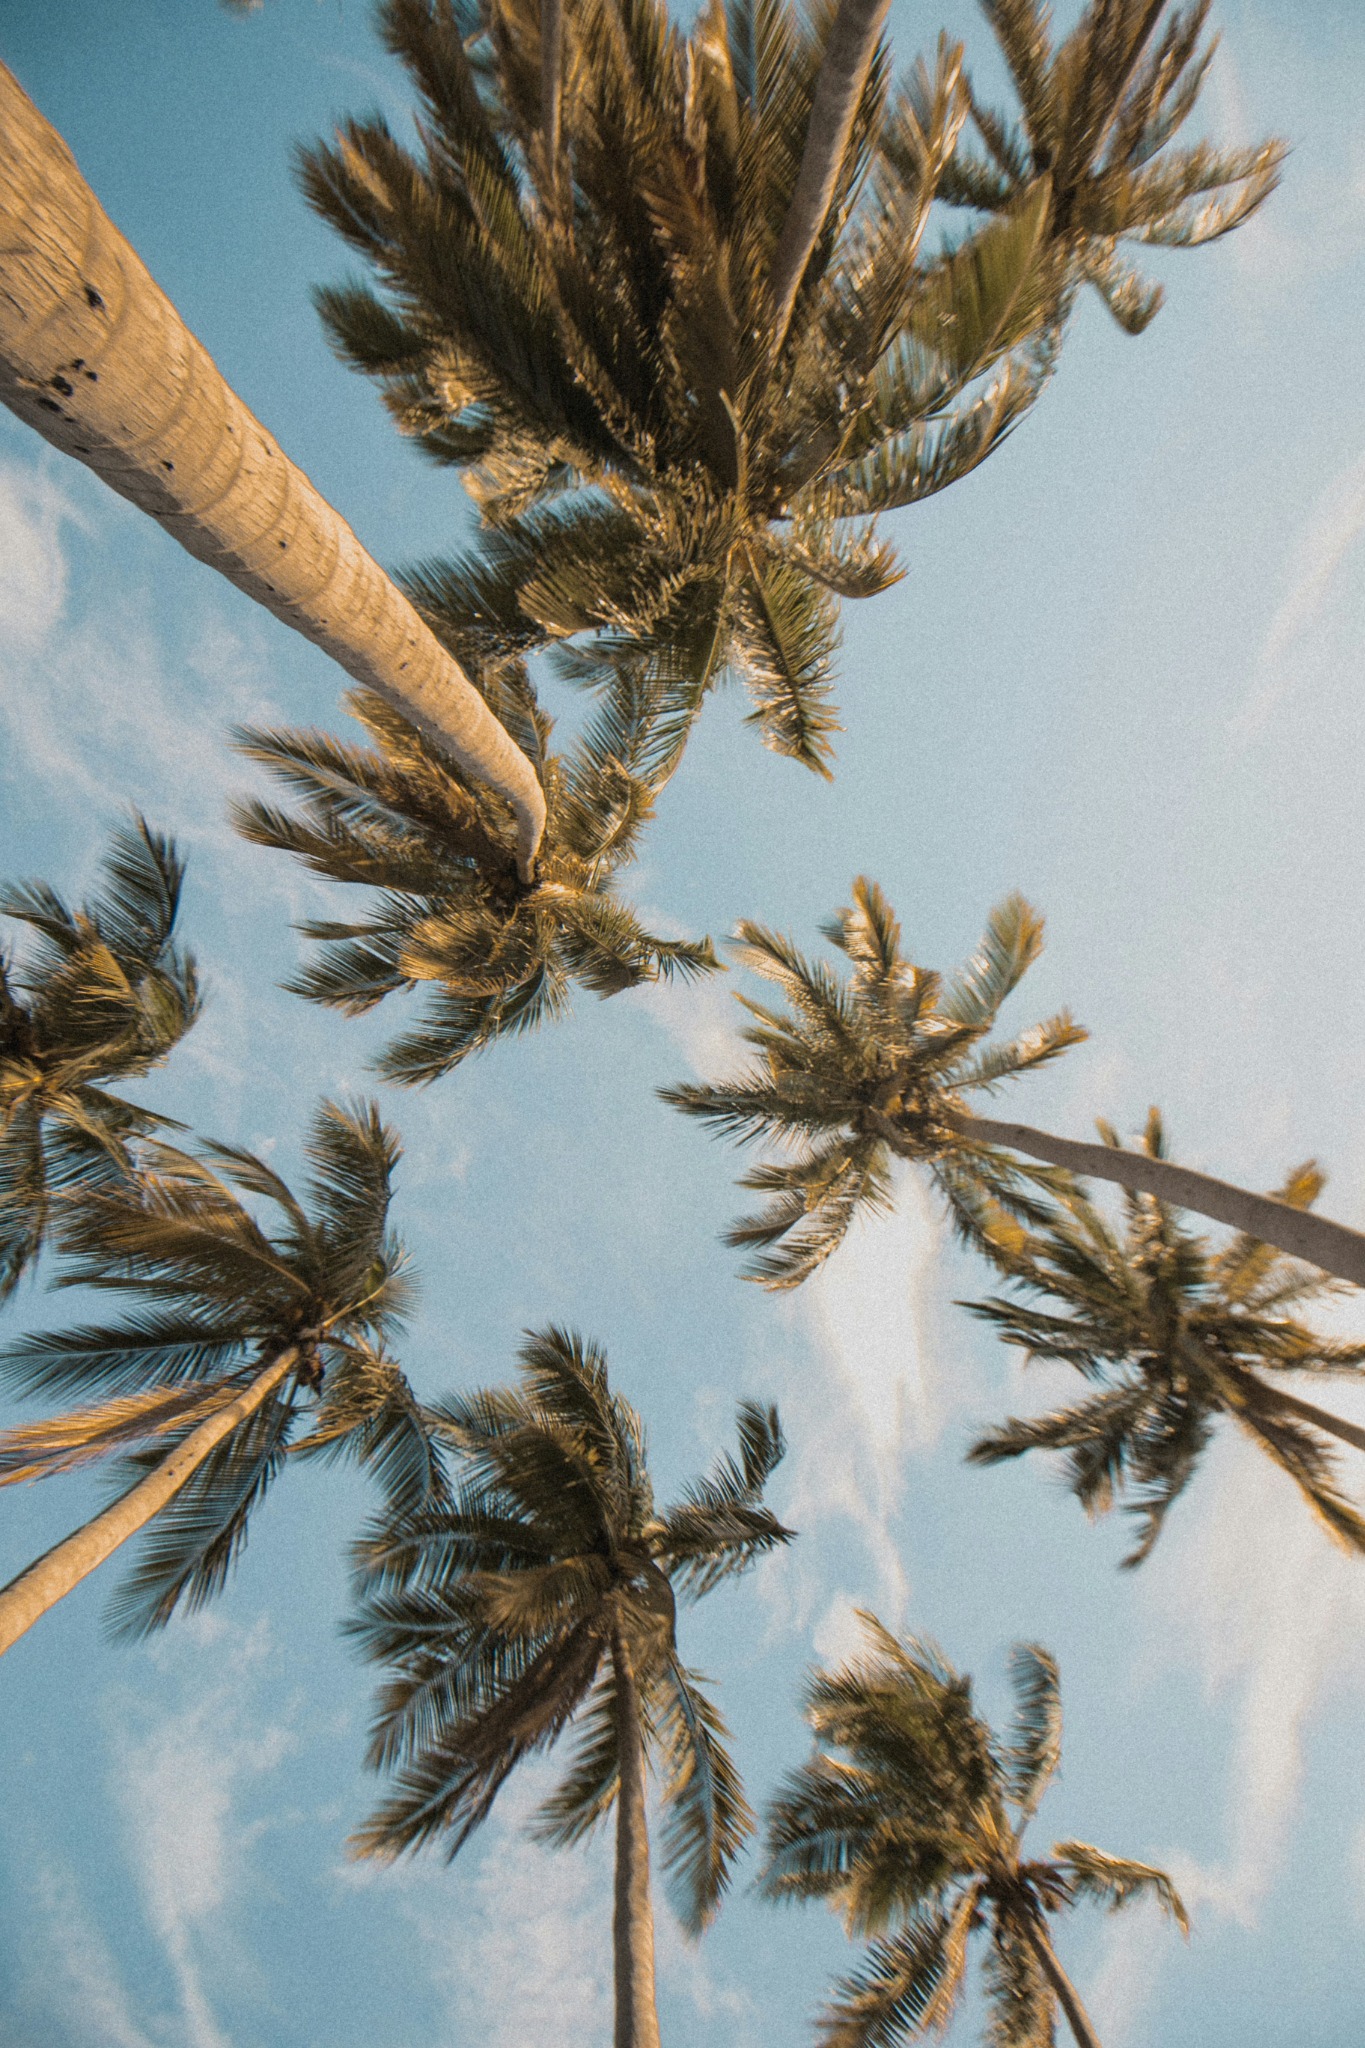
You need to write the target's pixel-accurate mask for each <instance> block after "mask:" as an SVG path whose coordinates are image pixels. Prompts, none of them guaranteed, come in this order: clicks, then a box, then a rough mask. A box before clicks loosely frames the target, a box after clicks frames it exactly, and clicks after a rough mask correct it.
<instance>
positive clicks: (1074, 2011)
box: [1024, 1921, 1100, 2048]
mask: <svg viewBox="0 0 1365 2048" xmlns="http://www.w3.org/2000/svg"><path fill="white" fill-rule="evenodd" d="M1024 1935H1025V1939H1026V1940H1027V1942H1028V1945H1029V1947H1030V1948H1031V1949H1032V1950H1033V1953H1034V1955H1035V1956H1036V1957H1037V1958H1038V1964H1039V1968H1040V1969H1041V1970H1042V1973H1043V1975H1044V1976H1045V1977H1046V1978H1047V1981H1048V1983H1049V1984H1050V1985H1051V1987H1052V1993H1053V1996H1054V1997H1055V1998H1056V2000H1057V2003H1058V2005H1060V2007H1061V2008H1062V2011H1063V2012H1064V2013H1065V2014H1066V2023H1067V2025H1068V2026H1069V2027H1070V2029H1071V2031H1072V2033H1073V2034H1074V2035H1075V2037H1076V2048H1100V2037H1099V2035H1098V2034H1097V2033H1096V2032H1095V2029H1094V2027H1093V2026H1092V2025H1091V2024H1090V2015H1089V2013H1088V2012H1087V2011H1086V2009H1085V2007H1084V2006H1083V2005H1082V2004H1081V1997H1080V1993H1079V1992H1078V1991H1077V1989H1076V1987H1075V1985H1074V1984H1073V1983H1072V1981H1071V1979H1070V1978H1069V1977H1068V1976H1067V1974H1066V1971H1065V1970H1064V1969H1063V1968H1062V1966H1061V1964H1060V1963H1059V1962H1058V1960H1057V1951H1056V1950H1055V1949H1054V1948H1053V1946H1052V1943H1051V1942H1050V1941H1049V1939H1048V1934H1047V1929H1046V1928H1045V1927H1044V1926H1042V1925H1041V1923H1035V1922H1033V1921H1029V1922H1028V1923H1027V1924H1026V1925H1025V1928H1024Z"/></svg>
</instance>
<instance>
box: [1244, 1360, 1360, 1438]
mask: <svg viewBox="0 0 1365 2048" xmlns="http://www.w3.org/2000/svg"><path fill="white" fill-rule="evenodd" d="M1254 1377H1255V1376H1254V1375H1253V1378H1254ZM1255 1385H1256V1391H1257V1393H1258V1394H1263V1395H1264V1396H1265V1399H1266V1404H1267V1406H1268V1407H1271V1408H1278V1409H1279V1410H1280V1411H1281V1412H1282V1413H1283V1414H1286V1415H1293V1416H1295V1417H1296V1418H1297V1420H1298V1421H1300V1422H1307V1423H1310V1424H1311V1425H1312V1427H1313V1428H1314V1429H1321V1430H1324V1431H1325V1432H1326V1433H1327V1435H1328V1436H1334V1437H1336V1438H1337V1440H1338V1442H1340V1443H1343V1444H1350V1445H1352V1446H1353V1448H1354V1449H1355V1450H1357V1451H1365V1429H1362V1428H1361V1427H1360V1426H1359V1424H1358V1423H1354V1422H1345V1421H1343V1419H1342V1418H1341V1416H1340V1415H1329V1414H1328V1413H1327V1410H1326V1409H1325V1408H1319V1407H1318V1405H1317V1403H1316V1401H1301V1400H1300V1399H1299V1397H1298V1395H1297V1394H1287V1393H1286V1392H1285V1390H1284V1388H1283V1387H1276V1386H1270V1385H1269V1384H1268V1383H1267V1382H1266V1381H1265V1380H1263V1379H1259V1378H1257V1379H1256V1380H1255Z"/></svg>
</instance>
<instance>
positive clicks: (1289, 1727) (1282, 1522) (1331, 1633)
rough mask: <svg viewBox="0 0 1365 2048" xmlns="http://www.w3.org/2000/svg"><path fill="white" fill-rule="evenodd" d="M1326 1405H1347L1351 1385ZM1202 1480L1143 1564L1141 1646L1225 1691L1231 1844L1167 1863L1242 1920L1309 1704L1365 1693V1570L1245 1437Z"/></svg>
mask: <svg viewBox="0 0 1365 2048" xmlns="http://www.w3.org/2000/svg"><path fill="white" fill-rule="evenodd" d="M1333 1405H1335V1406H1336V1407H1338V1408H1339V1409H1340V1410H1341V1412H1343V1413H1345V1412H1346V1409H1347V1405H1348V1403H1347V1399H1346V1397H1344V1396H1340V1395H1334V1397H1333ZM1198 1484H1199V1488H1200V1493H1201V1495H1202V1499H1201V1501H1200V1504H1199V1510H1198V1513H1197V1515H1194V1516H1191V1518H1190V1519H1189V1521H1188V1522H1187V1524H1186V1526H1185V1528H1184V1531H1183V1533H1180V1534H1178V1533H1177V1529H1175V1528H1173V1529H1172V1530H1171V1532H1170V1533H1169V1534H1168V1535H1167V1536H1166V1537H1164V1538H1163V1540H1162V1543H1161V1545H1160V1546H1159V1547H1158V1549H1157V1551H1156V1553H1155V1555H1154V1557H1153V1560H1152V1562H1151V1564H1150V1565H1148V1566H1146V1567H1145V1568H1144V1572H1143V1578H1142V1593H1143V1598H1144V1604H1145V1608H1146V1615H1147V1651H1146V1655H1147V1658H1148V1660H1149V1662H1150V1663H1151V1664H1153V1665H1165V1664H1166V1663H1168V1662H1171V1661H1174V1662H1177V1663H1179V1664H1182V1665H1185V1666H1186V1667H1187V1668H1188V1666H1191V1665H1192V1666H1193V1668H1194V1669H1195V1670H1197V1671H1199V1672H1200V1673H1201V1674H1202V1677H1203V1679H1204V1683H1205V1686H1206V1688H1207V1690H1208V1693H1209V1695H1210V1696H1211V1697H1216V1698H1223V1697H1226V1696H1231V1700H1232V1722H1233V1735H1232V1741H1231V1745H1230V1754H1229V1761H1228V1781H1227V1790H1226V1795H1225V1809H1224V1810H1225V1816H1226V1819H1225V1830H1226V1844H1227V1846H1226V1852H1225V1855H1224V1856H1223V1858H1222V1859H1221V1860H1220V1861H1219V1862H1218V1863H1217V1864H1215V1865H1196V1864H1194V1863H1192V1862H1188V1861H1182V1859H1180V1858H1179V1857H1174V1858H1172V1860H1171V1868H1172V1872H1173V1874H1174V1875H1175V1876H1176V1877H1177V1880H1178V1882H1179V1883H1180V1885H1181V1888H1182V1890H1183V1891H1184V1892H1185V1893H1186V1898H1187V1903H1188V1904H1189V1905H1190V1906H1191V1907H1192V1908H1196V1907H1198V1906H1199V1905H1200V1904H1203V1905H1205V1906H1207V1907H1208V1908H1209V1909H1210V1910H1212V1911H1214V1912H1216V1913H1218V1914H1220V1915H1226V1916H1228V1917H1231V1918H1233V1919H1234V1920H1236V1921H1238V1922H1240V1923H1242V1924H1244V1925H1248V1926H1250V1925H1254V1923H1255V1920H1256V1915H1257V1912H1258V1909H1259V1906H1260V1903H1261V1901H1262V1899H1263V1898H1264V1897H1265V1895H1266V1894H1267V1892H1268V1891H1269V1889H1270V1888H1271V1886H1272V1885H1273V1884H1274V1882H1275V1880H1276V1878H1277V1876H1278V1874H1279V1871H1280V1868H1281V1866H1282V1862H1283V1858H1284V1855H1285V1851H1286V1848H1287V1844H1288V1841H1289V1838H1290V1832H1291V1829H1292V1825H1293V1822H1294V1817H1295V1813H1296V1810H1297V1806H1298V1802H1299V1797H1300V1792H1301V1787H1302V1780H1303V1771H1304V1748H1305V1740H1306V1736H1307V1731H1308V1728H1309V1725H1310V1723H1311V1720H1312V1718H1313V1715H1314V1714H1315V1712H1316V1711H1317V1710H1318V1709H1319V1708H1320V1707H1321V1705H1322V1704H1323V1702H1324V1701H1325V1700H1326V1699H1327V1698H1329V1697H1330V1696H1331V1695H1333V1694H1334V1693H1336V1692H1339V1691H1341V1690H1344V1689H1345V1690H1350V1691H1352V1692H1354V1693H1356V1694H1365V1578H1363V1577H1362V1574H1361V1569H1360V1562H1359V1560H1358V1559H1356V1558H1352V1557H1348V1556H1346V1555H1344V1554H1343V1553H1342V1552H1340V1551H1339V1550H1337V1549H1336V1548H1335V1547H1334V1546H1333V1545H1332V1544H1331V1543H1330V1542H1329V1540H1328V1538H1327V1537H1326V1535H1325V1534H1324V1532H1323V1531H1322V1529H1321V1528H1320V1527H1319V1526H1318V1524H1317V1522H1316V1521H1315V1520H1314V1519H1313V1517H1312V1516H1311V1515H1310V1513H1309V1512H1308V1510H1307V1509H1306V1507H1305V1506H1304V1504H1303V1502H1302V1500H1301V1498H1300V1497H1299V1495H1298V1493H1297V1491H1296V1489H1295V1488H1294V1487H1293V1486H1292V1485H1291V1484H1290V1482H1289V1480H1288V1479H1287V1478H1285V1477H1284V1475H1283V1474H1281V1473H1280V1472H1279V1471H1278V1470H1276V1469H1275V1468H1274V1467H1273V1466H1272V1465H1271V1464H1270V1462H1269V1460H1268V1459H1267V1458H1265V1457H1264V1456H1263V1455H1261V1454H1259V1453H1258V1452H1257V1451H1256V1449H1255V1448H1254V1446H1252V1445H1250V1444H1246V1443H1243V1442H1241V1441H1238V1440H1236V1439H1233V1438H1231V1437H1228V1438H1226V1439H1225V1440H1224V1441H1222V1442H1221V1443H1219V1444H1218V1445H1217V1446H1215V1448H1214V1451H1213V1452H1212V1453H1211V1455H1210V1457H1209V1458H1208V1460H1207V1469H1206V1470H1205V1471H1204V1472H1203V1473H1201V1474H1200V1477H1199V1481H1198ZM1192 1505H1193V1502H1192Z"/></svg>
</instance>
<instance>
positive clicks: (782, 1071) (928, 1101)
mask: <svg viewBox="0 0 1365 2048" xmlns="http://www.w3.org/2000/svg"><path fill="white" fill-rule="evenodd" d="M853 896H854V901H853V905H852V907H851V908H849V909H845V910H841V911H839V912H838V914H837V915H836V917H835V918H834V919H833V920H832V922H831V923H830V924H828V925H826V926H825V927H824V930H825V936H826V937H827V938H828V939H829V940H830V942H831V943H832V944H833V945H835V946H837V947H838V948H839V950H840V951H841V952H842V953H843V954H844V955H845V956H846V957H847V959H848V962H849V971H848V974H847V976H846V978H844V979H842V980H841V979H840V978H838V977H837V976H836V975H834V974H832V973H831V972H830V970H829V969H828V968H827V967H826V966H825V965H824V964H823V963H821V962H818V961H811V960H807V959H806V958H804V957H803V955H802V954H800V953H798V952H797V950H796V948H795V947H794V946H793V945H792V944H791V942H790V940H788V939H786V938H783V937H781V936H780V935H778V934H777V933H774V932H770V931H768V930H766V929H765V928H764V927H763V926H762V925H756V924H749V923H745V924H741V926H740V927H739V936H740V940H741V942H742V943H741V945H740V946H739V948H738V957H739V959H740V961H741V962H742V963H743V964H744V965H745V966H748V967H751V968H753V969H754V971H755V972H756V973H758V974H761V975H763V976H764V977H765V978H766V979H767V980H769V981H773V982H775V983H776V984H777V986H778V987H779V988H780V989H781V991H782V993H783V995H784V996H785V997H786V999H787V1009H786V1011H785V1012H780V1011H776V1010H772V1009H769V1008H767V1007H766V1006H765V1005H764V1004H762V1003H755V1002H752V1001H750V1000H749V999H748V998H747V997H744V996H741V997H740V998H739V1001H740V1002H742V1003H743V1005H744V1007H745V1009H747V1010H748V1011H749V1012H750V1014H751V1015H752V1016H753V1017H754V1019H755V1020H756V1021H755V1022H754V1023H753V1024H752V1025H750V1026H749V1027H748V1028H747V1029H746V1030H745V1032H744V1037H745V1039H746V1040H747V1042H748V1043H749V1044H750V1045H751V1046H753V1047H754V1048H755V1050H756V1052H757V1054H758V1059H757V1061H756V1062H755V1063H754V1065H752V1066H751V1067H750V1068H749V1070H748V1071H747V1072H745V1073H741V1074H740V1075H738V1076H737V1077H736V1078H735V1079H734V1080H732V1081H723V1082H707V1083H694V1084H689V1085H684V1086H681V1087H677V1088H666V1089H664V1090H662V1091H661V1092H662V1094H663V1098H664V1100H665V1101H666V1102H669V1103H671V1104H672V1105H673V1106H674V1108H676V1109H680V1110H682V1111H683V1112H684V1114H686V1115H688V1116H695V1117H700V1118H702V1119H703V1120H704V1121H705V1122H707V1123H709V1124H711V1125H713V1126H714V1127H715V1128H716V1129H717V1130H719V1131H721V1132H723V1133H724V1134H725V1135H727V1136H730V1137H735V1138H738V1139H740V1140H741V1141H746V1140H749V1139H752V1138H756V1137H767V1138H770V1139H776V1140H777V1141H778V1142H779V1143H780V1144H782V1145H784V1146H785V1147H786V1148H787V1150H788V1152H789V1154H791V1155H792V1156H789V1157H787V1158H784V1159H778V1160H776V1161H773V1162H770V1163H768V1164H764V1165H761V1166H759V1167H757V1168H755V1169H754V1170H753V1171H752V1172H751V1173H748V1174H746V1175H745V1176H744V1177H743V1180H742V1182H741V1185H742V1186H744V1187H748V1188H754V1189H757V1190H758V1191H759V1192H761V1193H763V1194H766V1195H767V1196H768V1197H769V1201H768V1203H767V1204H766V1206H765V1207H764V1208H763V1209H762V1210H761V1211H760V1213H759V1214H758V1216H756V1217H755V1218H753V1219H752V1220H750V1221H747V1222H742V1223H739V1224H736V1225H735V1226H734V1228H733V1229H732V1230H731V1231H730V1233H729V1237H728V1242H730V1243H731V1244H737V1245H756V1246H759V1247H761V1249H760V1251H759V1254H758V1256H757V1257H756V1258H755V1259H754V1261H753V1264H752V1266H751V1268H750V1274H751V1277H753V1278H755V1279H759V1280H762V1281H763V1282H764V1283H765V1284H766V1285H768V1286H770V1287H794V1286H796V1285H798V1284H799V1283H800V1282H801V1281H802V1280H805V1279H806V1278H807V1277H808V1276H809V1275H810V1274H811V1273H812V1272H814V1271H815V1269H816V1268H817V1267H818V1266H819V1265H821V1264H822V1263H823V1261H824V1260H825V1259H827V1258H828V1257H829V1255H830V1253H831V1252H832V1251H834V1250H835V1249H836V1247H837V1246H838V1245H839V1244H840V1243H841V1242H842V1240H843V1237H844V1233H845V1232H846V1231H847V1229H848V1227H849V1225H850V1224H851V1222H852V1221H853V1219H854V1217H855V1216H856V1215H858V1214H859V1213H860V1212H876V1211H878V1210H883V1209H885V1208H887V1207H888V1206H889V1204H890V1200H891V1162H892V1160H893V1159H894V1158H904V1159H915V1160H919V1161H921V1162H923V1163H924V1164H925V1165H927V1167H928V1168H929V1171H930V1173H931V1175H932V1176H933V1180H934V1183H935V1185H936V1186H937V1188H938V1190H939V1192H940V1193H941V1194H942V1195H943V1197H944V1198H945V1200H946V1201H947V1204H948V1208H949V1213H950V1214H951V1216H952V1218H953V1221H954V1223H955V1225H956V1226H957V1228H958V1230H959V1231H960V1232H961V1233H962V1235H963V1236H964V1237H965V1238H966V1239H967V1240H968V1242H971V1243H975V1244H980V1245H982V1246H984V1247H986V1248H987V1249H989V1248H991V1247H992V1246H994V1245H995V1244H996V1243H997V1242H998V1241H999V1240H1000V1238H1001V1235H1002V1232H1003V1233H1004V1236H1005V1238H1006V1239H1007V1240H1011V1239H1012V1237H1013V1235H1014V1234H1015V1227H1014V1226H1013V1225H1012V1224H1011V1223H1010V1220H1009V1219H1010V1218H1018V1217H1022V1218H1027V1217H1029V1216H1032V1215H1035V1214H1037V1215H1039V1216H1041V1215H1042V1214H1043V1213H1044V1211H1043V1210H1042V1209H1041V1208H1039V1207H1038V1206H1037V1205H1038V1201H1039V1190H1040V1189H1042V1188H1046V1187H1053V1186H1060V1185H1062V1184H1063V1183H1062V1182H1060V1181H1058V1179H1057V1176H1056V1175H1055V1174H1053V1173H1052V1172H1050V1171H1049V1170H1048V1169H1044V1168H1038V1167H1032V1166H1021V1165H1020V1164H1019V1162H1018V1161H1017V1160H1014V1159H1012V1158H1011V1157H1010V1156H1009V1155H1008V1154H1007V1153H1004V1152H1001V1151H999V1150H997V1149H996V1148H994V1147H992V1146H989V1145H984V1144H980V1143H973V1142H972V1140H971V1139H970V1137H967V1136H964V1134H963V1132H962V1131H961V1129H960V1128H959V1127H958V1125H957V1124H956V1123H955V1122H954V1120H953V1119H954V1116H955V1115H956V1113H957V1112H958V1111H959V1110H960V1108H961V1104H962V1100H963V1098H964V1096H966V1095H967V1094H969V1093H971V1092H972V1091H973V1090H978V1089H993V1088H995V1087H996V1086H997V1085H998V1084H999V1083H1000V1082H1001V1081H1003V1080H1006V1079H1008V1078H1009V1077H1010V1076H1011V1075H1014V1074H1018V1073H1023V1072H1025V1071H1026V1070H1027V1069H1029V1068H1031V1067H1037V1066H1041V1065H1043V1064H1044V1062H1046V1061H1048V1060H1051V1059H1055V1058H1056V1057H1057V1056H1058V1054H1059V1053H1062V1052H1064V1051H1065V1050H1066V1048H1067V1047H1068V1046H1071V1045H1075V1044H1076V1043H1077V1042H1078V1041H1079V1040H1080V1039H1082V1038H1083V1037H1084V1036H1085V1034H1084V1032H1083V1031H1082V1030H1081V1029H1080V1028H1079V1027H1078V1026H1077V1025H1076V1024H1074V1023H1073V1022H1072V1020H1071V1018H1070V1017H1069V1016H1068V1015H1067V1014H1066V1013H1065V1012H1063V1013H1061V1014H1059V1015H1058V1016H1055V1017H1051V1018H1049V1019H1048V1020H1047V1021H1046V1022H1045V1023H1042V1024H1037V1025H1034V1026H1033V1027H1032V1029H1031V1030H1028V1031H1026V1032H1024V1033H1023V1034H1022V1035H1021V1036H1019V1037H1018V1038H1014V1039H1011V1040H1007V1041H1004V1042H1000V1043H996V1044H987V1043H985V1042H984V1041H986V1040H987V1039H988V1037H989V1034H990V1031H991V1029H992V1027H993V1026H994V1024H995V1021H996V1018H997V1016H998V1014H999V1011H1000V1008H1001V1006H1002V1004H1003V1003H1004V1001H1005V999H1006V997H1007V996H1008V995H1009V994H1010V992H1011V990H1012V989H1014V987H1015V986H1016V984H1017V983H1018V982H1019V980H1020V978H1021V977H1022V976H1023V974H1024V973H1025V972H1026V970H1027V968H1028V967H1029V965H1030V963H1031V962H1032V961H1033V960H1035V959H1036V958H1037V956H1038V953H1039V951H1040V950H1041V947H1042V940H1043V924H1042V919H1041V918H1040V917H1039V916H1038V915H1037V914H1036V912H1034V911H1033V910H1032V909H1030V907H1029V905H1028V904H1027V903H1025V901H1024V900H1023V898H1022V897H1020V896H1011V897H1009V898H1007V899H1006V901H1005V902H1004V903H1002V904H1001V905H1000V906H999V907H998V908H997V909H996V910H994V911H993V912H992V913H991V918H990V921H989V923H988V925H987V927H986V932H985V935H984V937H983V938H982V941H981V947H980V950H979V951H978V953H977V955H976V957H975V958H974V959H973V960H972V961H971V962H970V964H969V965H968V966H967V967H966V968H964V969H963V970H962V971H961V972H960V973H958V974H957V975H955V976H954V977H952V978H951V979H950V980H949V981H947V982H946V983H945V982H944V980H943V978H942V976H940V975H938V974H935V973H933V972H932V971H931V970H929V969H928V968H922V967H916V966H914V965H913V964H912V963H911V962H910V961H908V960H907V959H906V958H905V957H904V955H903V954H902V952H901V943H900V926H899V925H898V924H897V922H896V920H895V918H894V917H893V916H892V913H891V909H890V906H889V904H888V903H887V901H886V898H885V897H884V896H883V895H882V892H881V890H880V889H879V888H878V887H877V885H876V883H875V882H869V881H868V880H867V879H866V878H863V877H860V878H859V880H858V881H857V882H855V884H854V889H853Z"/></svg>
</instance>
